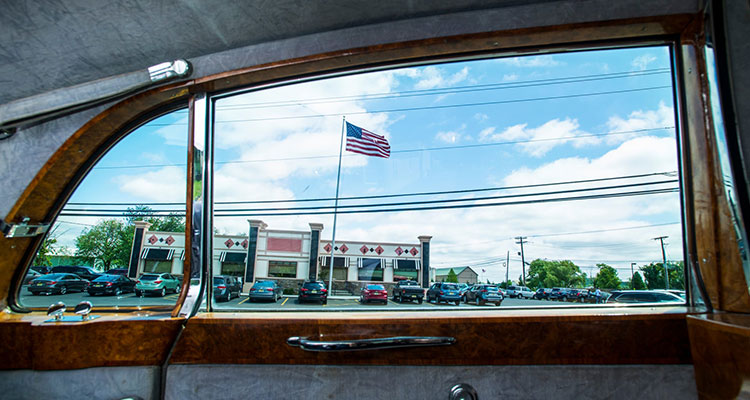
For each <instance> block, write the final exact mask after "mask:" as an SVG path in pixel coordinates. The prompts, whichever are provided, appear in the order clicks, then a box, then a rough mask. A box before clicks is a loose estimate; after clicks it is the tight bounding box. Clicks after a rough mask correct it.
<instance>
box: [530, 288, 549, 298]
mask: <svg viewBox="0 0 750 400" xmlns="http://www.w3.org/2000/svg"><path fill="white" fill-rule="evenodd" d="M551 292H552V289H548V288H539V289H537V290H536V292H534V295H533V296H532V298H533V299H535V300H548V299H549V295H550V293H551Z"/></svg>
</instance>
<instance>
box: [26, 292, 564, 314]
mask: <svg viewBox="0 0 750 400" xmlns="http://www.w3.org/2000/svg"><path fill="white" fill-rule="evenodd" d="M178 296H179V295H178V294H169V295H166V296H164V297H158V296H145V297H139V296H136V295H135V294H133V293H126V294H123V295H120V296H90V295H89V294H88V293H85V292H83V293H66V294H64V295H59V294H53V295H39V296H33V295H31V294H30V293H29V292H28V290H27V289H26V287H24V288H22V290H21V294H20V296H19V297H20V299H19V300H20V303H21V304H22V305H24V306H26V307H32V308H37V307H42V308H46V307H48V306H49V305H50V304H52V303H55V302H58V301H62V302H64V303H65V304H66V305H68V306H69V307H71V308H72V307H74V306H75V305H76V304H78V303H79V302H81V301H89V302H91V303H92V304H93V305H94V306H95V307H138V306H159V305H165V306H168V305H174V304H175V302H176V301H177V297H178ZM566 304H568V305H570V303H561V302H556V301H545V300H531V299H511V298H506V299H505V300H503V302H502V304H501V305H500V306H499V307H497V306H495V305H493V304H486V305H481V306H477V305H475V304H464V303H461V304H460V305H458V306H457V305H455V304H453V303H440V304H435V303H427V302H423V303H422V304H418V303H416V302H403V303H398V302H394V301H393V300H391V299H388V304H382V303H368V304H360V302H359V301H358V299H357V298H355V297H346V298H329V299H328V303H327V304H325V305H322V304H319V303H302V304H300V303H299V302H298V301H297V296H296V295H285V296H283V297H282V298H281V299H280V300H279V301H277V302H251V301H248V298H247V296H240V297H239V298H234V299H232V300H231V301H228V302H215V303H214V306H215V307H216V308H217V309H233V310H237V309H240V310H269V311H270V310H278V311H302V310H309V311H312V310H358V311H361V310H419V309H422V310H436V309H500V308H503V307H522V306H563V305H566Z"/></svg>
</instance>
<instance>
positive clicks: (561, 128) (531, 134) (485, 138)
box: [479, 118, 598, 157]
mask: <svg viewBox="0 0 750 400" xmlns="http://www.w3.org/2000/svg"><path fill="white" fill-rule="evenodd" d="M578 128H579V124H578V120H577V119H570V118H565V119H563V120H560V119H557V118H556V119H553V120H550V121H547V122H545V123H544V124H542V125H540V126H538V127H536V128H529V127H528V124H517V125H513V126H510V127H507V128H505V130H503V131H502V132H496V128H494V127H491V128H486V129H484V130H482V131H481V132H480V133H479V140H480V141H482V142H490V143H491V142H505V141H519V140H529V141H532V142H528V143H519V144H518V146H519V147H520V148H521V149H522V151H524V152H526V153H527V154H529V155H532V156H534V157H541V156H544V155H545V154H547V152H549V151H550V150H552V149H553V148H554V147H556V146H560V145H563V144H565V143H568V142H572V143H573V144H574V145H575V146H578V147H580V146H583V145H587V144H594V143H598V140H596V139H595V138H577V137H578V136H581V135H588V133H587V132H584V131H581V130H579V129H578ZM560 138H570V139H563V140H557V139H560Z"/></svg>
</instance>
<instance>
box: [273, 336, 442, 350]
mask: <svg viewBox="0 0 750 400" xmlns="http://www.w3.org/2000/svg"><path fill="white" fill-rule="evenodd" d="M286 343H287V344H288V345H290V346H294V347H299V348H301V349H302V350H307V351H350V350H377V349H393V348H397V347H422V346H448V345H451V344H453V343H456V338H453V337H447V336H396V337H388V338H376V339H358V340H334V341H332V340H308V339H307V338H303V337H299V336H292V337H290V338H288V339H287V340H286Z"/></svg>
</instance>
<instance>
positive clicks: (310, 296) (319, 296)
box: [297, 281, 328, 304]
mask: <svg viewBox="0 0 750 400" xmlns="http://www.w3.org/2000/svg"><path fill="white" fill-rule="evenodd" d="M304 301H318V302H320V304H328V289H326V284H325V283H323V282H321V281H307V282H305V283H303V284H302V287H301V288H300V289H299V296H297V302H298V303H302V302H304Z"/></svg>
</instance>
